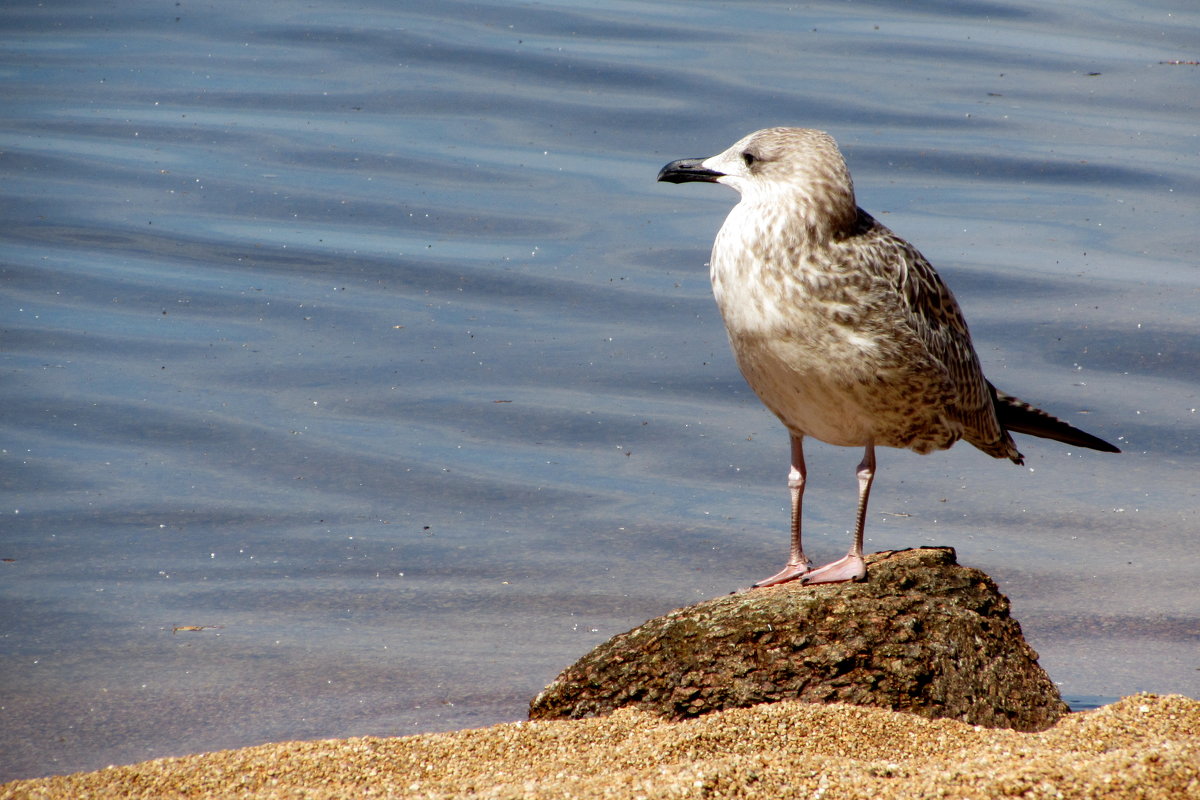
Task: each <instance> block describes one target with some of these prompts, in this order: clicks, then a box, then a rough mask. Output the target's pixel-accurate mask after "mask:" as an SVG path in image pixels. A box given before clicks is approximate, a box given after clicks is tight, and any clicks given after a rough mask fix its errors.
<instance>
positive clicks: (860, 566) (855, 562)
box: [801, 442, 875, 585]
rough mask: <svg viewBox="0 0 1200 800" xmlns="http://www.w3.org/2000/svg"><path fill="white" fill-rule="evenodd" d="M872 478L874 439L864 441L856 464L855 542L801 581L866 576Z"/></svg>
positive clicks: (873, 473)
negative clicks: (865, 531) (866, 529)
mask: <svg viewBox="0 0 1200 800" xmlns="http://www.w3.org/2000/svg"><path fill="white" fill-rule="evenodd" d="M874 480H875V443H874V442H871V443H869V444H868V445H867V449H866V452H864V453H863V460H862V462H861V463H860V464H859V465H858V513H857V515H856V516H855V520H854V543H853V544H851V545H850V552H849V553H846V555H844V556H843V557H842V558H839V559H838V560H837V561H834V562H833V563H832V564H826V565H825V566H823V567H821V568H820V569H815V570H813V571H812V572H810V573H808V574H807V575H805V576H804V577H803V578H802V579H801V582H802V583H804V584H805V585H808V584H811V583H839V582H841V581H861V580H864V579H866V577H867V565H866V562H864V561H863V552H862V548H863V528H864V527H865V526H866V524H867V498H868V497H870V496H871V483H872V481H874Z"/></svg>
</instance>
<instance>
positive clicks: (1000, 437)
mask: <svg viewBox="0 0 1200 800" xmlns="http://www.w3.org/2000/svg"><path fill="white" fill-rule="evenodd" d="M658 180H660V181H666V182H668V183H690V182H694V181H702V182H708V183H722V184H724V185H726V186H729V187H731V188H733V189H735V190H737V192H738V193H739V194H740V195H741V200H740V201H739V202H738V204H737V205H735V206H734V207H733V210H732V211H730V212H729V216H728V217H727V218H726V220H725V223H724V225H722V226H721V230H720V231H719V232H718V233H717V237H716V241H715V242H714V243H713V249H712V260H711V278H712V287H713V296H714V297H715V298H716V301H717V306H718V308H719V309H720V311H721V316H722V318H723V319H724V321H725V329H726V331H727V333H728V334H729V343H730V345H731V346H732V348H733V353H734V356H735V358H736V359H737V364H738V367H739V368H740V369H741V371H742V375H744V376H745V378H746V381H747V382H748V383H749V384H750V387H751V388H752V389H753V390H754V392H755V394H757V395H758V397H759V399H760V400H762V402H763V404H764V405H765V406H766V407H767V408H768V409H769V410H770V411H771V412H772V413H774V414H775V416H777V417H778V418H779V420H780V421H781V422H782V423H783V424H784V426H785V427H786V428H787V430H788V434H789V435H790V437H791V470H790V471H789V473H788V489H789V491H790V493H791V506H792V509H791V553H790V556H789V558H788V562H787V565H786V566H785V567H784V568H783V569H782V570H780V571H779V572H778V573H776V574H774V575H772V576H771V577H769V578H766V579H765V580H761V581H759V582H758V583H756V584H754V586H753V587H751V588H755V587H763V586H774V585H777V584H781V583H786V582H788V581H794V580H799V581H801V582H802V583H805V584H817V583H836V582H840V581H861V580H865V579H866V574H867V568H866V563H865V562H864V561H863V552H862V547H863V526H864V524H865V522H866V514H867V498H868V497H869V496H870V493H871V483H872V482H873V481H874V479H875V447H876V445H882V446H885V447H896V448H907V449H909V450H913V451H915V452H917V453H922V454H925V453H929V452H931V451H933V450H944V449H946V448H948V447H950V446H951V445H953V444H954V443H955V442H957V441H958V440H959V439H963V440H966V441H967V442H969V443H970V444H973V445H974V446H975V447H977V448H979V449H980V450H982V451H983V452H985V453H987V454H988V455H990V456H993V457H995V458H1007V459H1009V460H1010V461H1012V462H1013V463H1016V464H1022V463H1024V460H1023V458H1022V456H1021V453H1020V452H1019V451H1018V450H1017V447H1016V444H1015V443H1014V442H1013V439H1012V436H1011V434H1012V433H1013V432H1016V433H1026V434H1030V435H1033V436H1040V437H1042V438H1046V439H1054V440H1056V441H1059V442H1065V443H1067V444H1071V445H1076V446H1078V447H1086V448H1090V449H1092V450H1101V451H1104V452H1107V453H1119V452H1120V450H1118V449H1117V448H1116V447H1114V446H1113V445H1111V444H1109V443H1108V442H1106V441H1104V440H1103V439H1099V438H1097V437H1095V436H1093V435H1091V434H1090V433H1085V432H1083V431H1081V430H1079V429H1078V428H1075V427H1073V426H1072V425H1069V424H1067V423H1066V422H1063V421H1062V420H1060V419H1058V418H1056V417H1053V416H1051V415H1050V414H1048V413H1046V412H1045V411H1042V410H1041V409H1038V408H1035V407H1034V406H1031V405H1029V404H1028V403H1025V402H1023V401H1021V400H1018V399H1017V398H1015V397H1012V396H1010V395H1007V394H1005V393H1004V392H1001V391H998V390H997V389H996V387H994V386H992V384H991V383H989V382H988V380H987V379H986V378H984V376H983V371H982V369H981V368H980V365H979V356H978V355H977V354H976V353H975V347H974V346H973V345H972V344H971V334H970V333H969V332H968V330H967V323H966V321H965V320H964V319H963V314H962V311H961V310H960V309H959V307H958V303H957V302H956V301H955V299H954V295H953V294H951V293H950V289H949V288H948V287H947V286H946V284H945V282H943V281H942V279H941V277H940V276H939V275H938V274H937V272H935V271H934V269H933V267H932V266H931V265H930V264H929V262H928V261H926V260H925V257H924V256H922V255H921V254H920V253H919V252H918V251H917V249H916V248H915V247H913V246H912V245H911V244H909V243H908V242H906V241H905V240H904V239H902V238H900V237H899V236H897V235H896V234H894V233H892V231H890V230H888V229H887V228H886V227H885V226H883V225H881V224H880V223H879V222H878V221H877V220H876V219H875V218H874V217H872V216H871V215H870V214H868V213H867V212H865V211H863V210H862V209H861V208H859V207H858V206H857V204H856V203H855V200H854V184H853V183H852V181H851V180H850V172H849V170H848V169H847V167H846V162H845V160H844V159H843V158H842V154H841V152H840V151H839V150H838V146H837V143H836V142H835V141H834V140H833V137H831V136H829V134H827V133H825V132H823V131H817V130H811V129H807V128H767V129H765V130H760V131H756V132H755V133H751V134H749V135H748V136H746V137H744V138H743V139H741V140H740V141H738V142H737V143H736V144H734V145H733V146H732V147H730V148H729V149H728V150H726V151H725V152H723V153H719V154H718V155H715V156H712V157H711V158H685V159H680V160H678V161H672V162H671V163H670V164H667V165H666V166H665V167H663V168H662V170H661V171H660V172H659V173H658ZM806 436H811V437H813V438H815V439H819V440H820V441H822V442H827V443H829V444H833V445H839V446H842V447H861V448H863V458H862V461H861V462H860V463H859V465H858V509H857V512H856V517H855V523H854V539H853V543H852V544H851V546H850V551H849V552H848V553H847V554H846V555H845V556H844V557H843V558H841V559H839V560H837V561H835V562H833V563H832V564H827V565H825V566H823V567H820V568H818V569H813V567H812V563H811V562H810V561H809V559H808V557H807V556H805V554H804V548H803V546H802V545H801V536H800V516H801V504H802V501H803V498H804V482H805V474H806V473H805V466H804V438H805V437H806Z"/></svg>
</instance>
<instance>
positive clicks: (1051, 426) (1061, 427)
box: [989, 384, 1121, 453]
mask: <svg viewBox="0 0 1200 800" xmlns="http://www.w3.org/2000/svg"><path fill="white" fill-rule="evenodd" d="M989 385H990V384H989ZM991 388H992V394H993V396H994V397H995V401H996V416H997V418H999V420H1000V424H1001V425H1003V426H1004V428H1005V429H1007V430H1009V431H1015V432H1016V433H1027V434H1029V435H1030V436H1040V437H1042V438H1043V439H1053V440H1054V441H1056V442H1063V443H1065V444H1073V445H1075V446H1077V447H1086V448H1088V449H1090V450H1100V451H1101V452H1104V453H1119V452H1121V451H1120V450H1119V449H1118V448H1116V447H1114V446H1113V445H1111V444H1109V443H1108V442H1106V441H1104V440H1103V439H1101V438H1099V437H1098V436H1092V435H1091V434H1090V433H1087V432H1086V431H1081V430H1079V428H1076V427H1075V426H1074V425H1070V424H1068V423H1066V422H1063V421H1062V420H1061V419H1059V418H1058V417H1055V416H1053V415H1051V414H1047V413H1046V412H1045V411H1042V410H1041V409H1040V408H1035V407H1034V406H1031V405H1029V403H1026V402H1025V401H1024V400H1018V399H1017V398H1015V397H1013V396H1012V395H1007V394H1005V393H1004V392H1001V391H997V389H996V387H995V386H992V387H991Z"/></svg>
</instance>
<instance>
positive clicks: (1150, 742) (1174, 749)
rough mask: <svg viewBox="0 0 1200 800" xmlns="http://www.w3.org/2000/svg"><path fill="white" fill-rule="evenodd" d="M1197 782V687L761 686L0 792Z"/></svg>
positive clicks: (1106, 790)
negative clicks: (948, 694) (1000, 695)
mask: <svg viewBox="0 0 1200 800" xmlns="http://www.w3.org/2000/svg"><path fill="white" fill-rule="evenodd" d="M1005 796H1017V797H1048V798H1049V797H1054V798H1060V797H1061V798H1074V797H1087V798H1133V797H1137V798H1164V800H1166V798H1172V800H1174V799H1176V798H1200V701H1196V700H1192V699H1189V698H1185V697H1181V696H1178V695H1171V696H1155V695H1135V696H1131V697H1127V698H1124V699H1122V700H1121V701H1119V702H1117V703H1114V704H1113V705H1110V706H1105V707H1104V708H1100V709H1097V710H1095V711H1087V712H1081V713H1076V714H1071V715H1070V716H1068V717H1066V718H1064V719H1063V720H1062V721H1060V722H1059V723H1058V724H1057V725H1055V726H1054V727H1053V728H1050V729H1049V730H1046V731H1043V732H1041V733H1018V732H1015V731H1011V730H1000V729H988V728H981V727H977V726H971V725H966V724H963V723H961V722H955V721H952V720H933V721H930V720H926V719H923V718H921V717H917V716H913V715H911V714H903V713H898V712H892V711H883V710H878V709H869V708H860V707H854V706H822V705H809V704H801V703H792V702H788V703H774V704H769V705H760V706H756V707H753V708H747V709H736V710H731V711H726V712H720V713H714V714H710V715H707V716H705V717H702V718H699V719H697V720H692V721H689V722H683V723H669V722H663V721H662V720H660V719H659V718H657V717H653V716H650V715H648V714H644V713H641V712H634V711H619V712H617V713H615V714H613V715H612V716H610V717H604V718H598V719H587V720H580V721H561V722H537V723H533V722H523V723H510V724H504V725H496V726H493V727H489V728H483V729H478V730H463V731H456V732H452V733H441V734H427V735H420V736H410V737H404V738H396V739H375V738H356V739H346V740H333V741H315V742H284V743H280V744H269V745H262V746H259V747H250V748H245V749H242V750H230V751H224V752H217V753H208V754H202V755H193V756H187V757H184V758H167V759H158V760H155V761H147V762H144V763H141V764H134V765H131V766H119V767H109V768H107V769H103V770H99V771H97V772H88V773H77V774H74V775H67V776H61V777H51V778H43V779H38V780H27V781H16V782H13V783H9V784H6V785H5V786H3V787H0V798H4V799H5V800H8V799H9V798H13V799H14V800H15V798H63V799H64V800H66V799H67V798H71V799H72V800H80V799H81V798H116V797H121V798H183V797H188V798H192V797H206V798H212V797H217V798H220V797H239V798H246V797H253V798H298V797H304V798H321V799H322V800H324V799H325V798H330V799H332V798H361V797H413V798H444V797H488V798H493V797H494V798H510V797H512V798H515V797H577V798H595V797H622V798H638V797H731V798H732V797H737V798H759V797H761V798H780V797H805V798H814V797H817V798H819V797H829V798H834V797H837V798H901V797H903V798H913V797H955V798H995V797H1005Z"/></svg>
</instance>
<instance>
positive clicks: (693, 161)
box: [658, 158, 725, 183]
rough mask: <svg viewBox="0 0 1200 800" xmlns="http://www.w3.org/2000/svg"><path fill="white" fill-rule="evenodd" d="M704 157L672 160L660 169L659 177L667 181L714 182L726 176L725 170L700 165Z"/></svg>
mask: <svg viewBox="0 0 1200 800" xmlns="http://www.w3.org/2000/svg"><path fill="white" fill-rule="evenodd" d="M702 163H704V159H703V158H681V159H679V160H678V161H672V162H671V163H670V164H667V165H666V166H665V167H663V168H662V169H660V170H659V171H658V179H659V180H660V181H666V182H667V183H691V182H692V181H707V182H709V183H712V182H713V181H715V180H716V179H717V178H721V177H724V175H725V173H724V172H717V171H716V170H711V169H705V168H704V167H702V166H700V165H701V164H702Z"/></svg>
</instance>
